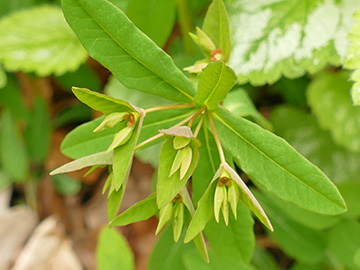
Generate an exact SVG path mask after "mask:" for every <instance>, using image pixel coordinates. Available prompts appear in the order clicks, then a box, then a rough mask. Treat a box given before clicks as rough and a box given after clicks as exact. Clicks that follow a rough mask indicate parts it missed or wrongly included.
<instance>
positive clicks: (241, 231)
mask: <svg viewBox="0 0 360 270" xmlns="http://www.w3.org/2000/svg"><path fill="white" fill-rule="evenodd" d="M229 215H230V218H229V225H228V226H226V225H225V223H224V221H223V219H220V223H216V221H215V219H212V220H210V221H209V223H208V224H207V225H206V228H205V236H206V238H207V239H208V241H209V243H210V245H211V247H212V249H213V250H214V251H215V252H216V254H217V255H220V256H221V257H222V258H224V259H225V260H227V261H230V262H242V263H244V264H248V263H249V261H250V259H251V257H252V255H253V252H254V247H255V235H254V231H253V226H254V219H253V218H252V216H251V212H250V211H249V210H248V209H247V208H246V206H245V205H244V204H243V203H241V202H240V203H239V204H238V205H237V220H235V218H234V216H233V214H229Z"/></svg>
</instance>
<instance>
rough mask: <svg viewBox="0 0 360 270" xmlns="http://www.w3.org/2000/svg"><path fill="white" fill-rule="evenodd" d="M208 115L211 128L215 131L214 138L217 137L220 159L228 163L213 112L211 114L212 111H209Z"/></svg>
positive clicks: (223, 162)
mask: <svg viewBox="0 0 360 270" xmlns="http://www.w3.org/2000/svg"><path fill="white" fill-rule="evenodd" d="M208 116H209V122H210V126H211V129H212V132H213V135H214V138H215V142H216V146H217V149H218V151H219V154H220V161H221V164H226V160H225V155H224V151H223V149H222V146H221V142H220V139H219V136H218V134H217V132H216V129H215V125H214V121H213V119H212V116H211V114H210V113H208Z"/></svg>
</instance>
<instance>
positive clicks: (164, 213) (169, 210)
mask: <svg viewBox="0 0 360 270" xmlns="http://www.w3.org/2000/svg"><path fill="white" fill-rule="evenodd" d="M171 219H172V220H173V234H174V241H175V242H177V241H178V240H179V238H180V235H181V231H182V228H183V225H184V203H183V200H182V197H181V195H180V194H178V195H176V196H175V198H174V199H173V200H172V201H171V202H170V203H168V204H167V205H165V206H164V207H163V208H161V209H160V211H159V223H158V226H157V228H156V232H155V234H158V233H159V232H160V230H161V229H162V228H163V227H164V226H165V224H166V223H168V222H169V221H170V220H171Z"/></svg>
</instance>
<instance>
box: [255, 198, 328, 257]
mask: <svg viewBox="0 0 360 270" xmlns="http://www.w3.org/2000/svg"><path fill="white" fill-rule="evenodd" d="M253 193H254V194H255V196H256V197H257V198H258V199H259V201H260V203H261V204H262V205H263V206H264V208H265V210H266V212H267V214H268V215H269V218H270V220H271V223H272V224H273V226H274V232H273V233H271V235H270V236H271V237H273V238H274V239H275V240H276V241H277V242H278V243H279V244H280V246H281V248H282V249H283V250H284V251H285V253H286V254H288V255H290V256H291V257H293V258H295V259H297V260H300V261H302V262H307V263H316V262H318V261H320V260H321V258H322V256H323V253H324V251H325V241H324V239H323V237H322V235H321V234H320V233H319V232H317V231H314V230H311V229H309V228H306V227H304V226H302V225H301V224H299V223H297V222H295V221H292V220H291V219H289V218H288V217H287V216H286V214H285V213H284V212H282V211H281V209H280V208H279V207H277V206H276V204H274V203H273V202H272V201H270V200H269V199H268V198H267V197H265V196H264V195H263V194H261V193H259V192H256V191H253Z"/></svg>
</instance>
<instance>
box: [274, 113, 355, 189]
mask: <svg viewBox="0 0 360 270" xmlns="http://www.w3.org/2000/svg"><path fill="white" fill-rule="evenodd" d="M271 121H272V122H273V124H274V127H275V131H276V133H277V134H278V135H280V136H281V137H283V138H284V139H286V140H287V141H288V142H289V143H290V144H291V145H292V146H294V148H295V149H297V150H298V151H299V152H300V153H301V154H302V155H304V156H305V157H306V158H308V159H309V160H310V161H311V162H313V163H314V164H315V165H317V166H319V168H320V169H321V170H323V171H324V172H325V174H326V175H327V176H329V177H330V178H331V179H332V180H333V181H334V182H335V183H342V182H344V181H347V180H353V181H360V167H359V166H358V164H359V163H360V154H357V153H353V152H350V151H349V150H347V149H345V148H344V147H341V146H339V145H337V144H336V143H335V142H334V141H333V139H332V138H331V135H330V133H329V132H328V131H324V130H322V129H321V128H320V127H319V125H318V123H317V122H316V119H315V117H314V116H312V115H310V114H307V113H305V112H304V111H302V110H300V109H295V108H291V107H279V108H277V109H276V110H274V111H273V112H272V114H271Z"/></svg>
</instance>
